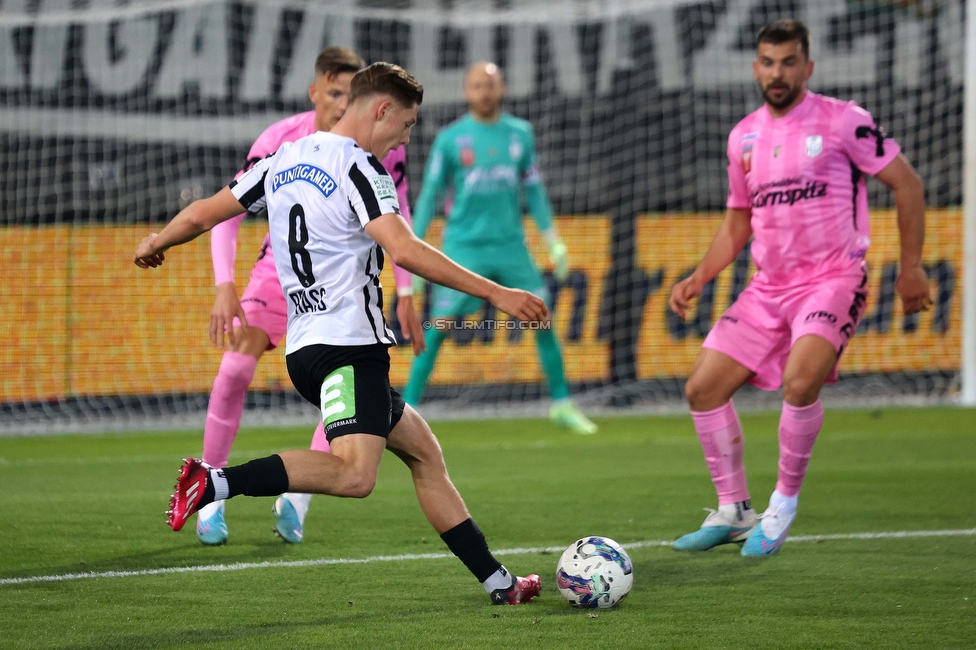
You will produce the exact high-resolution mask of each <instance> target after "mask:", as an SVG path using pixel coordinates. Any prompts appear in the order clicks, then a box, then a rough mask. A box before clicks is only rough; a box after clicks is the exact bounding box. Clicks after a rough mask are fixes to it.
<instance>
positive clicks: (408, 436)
mask: <svg viewBox="0 0 976 650" xmlns="http://www.w3.org/2000/svg"><path fill="white" fill-rule="evenodd" d="M394 410H395V411H396V410H397V406H396V404H395V403H394ZM387 448H388V449H389V450H390V451H392V452H393V453H394V454H396V455H397V456H398V457H399V458H400V459H401V460H402V461H403V462H404V463H406V465H407V467H409V468H410V473H411V475H412V476H413V482H414V488H415V489H416V491H417V500H418V501H419V502H420V507H421V509H422V510H423V512H424V515H425V516H426V517H427V520H428V521H429V522H430V524H431V525H432V526H433V527H434V530H436V531H437V532H438V533H439V534H440V536H441V539H443V540H444V543H445V544H447V547H448V548H449V549H451V552H452V553H454V555H456V556H457V557H458V559H460V560H461V562H463V563H464V566H466V567H467V568H468V570H469V571H471V573H472V574H474V576H475V578H477V579H478V581H479V582H481V584H482V586H483V587H484V589H485V591H486V592H487V593H488V595H489V596H490V598H491V602H492V603H493V604H495V605H518V604H521V603H527V602H529V601H530V600H532V599H533V598H535V597H536V596H538V595H539V593H540V592H541V590H542V583H541V580H540V579H539V576H538V575H535V574H532V575H528V576H525V577H524V578H523V577H517V576H513V575H511V574H510V573H509V572H508V570H507V569H506V568H505V567H504V566H502V564H501V563H500V562H499V561H498V560H496V559H495V558H494V556H493V555H492V554H491V551H490V550H489V549H488V542H487V541H486V540H485V536H484V534H483V533H482V532H481V530H480V529H479V528H478V525H477V524H476V523H475V522H474V520H473V519H472V518H471V515H470V514H469V513H468V510H467V507H466V506H465V505H464V501H463V500H462V499H461V495H460V494H458V491H457V489H456V488H455V487H454V484H453V483H452V482H451V479H450V477H449V476H448V474H447V467H446V466H445V464H444V456H443V454H442V453H441V448H440V445H439V444H438V442H437V438H436V437H434V434H433V433H432V432H431V430H430V427H429V426H427V423H426V422H425V421H424V420H423V418H421V417H420V415H419V414H418V413H417V412H416V411H415V410H413V408H411V407H410V406H406V407H405V408H404V409H403V415H402V416H401V417H400V420H399V422H398V423H397V424H396V426H395V427H394V429H393V431H392V432H391V433H390V438H389V440H388V443H387Z"/></svg>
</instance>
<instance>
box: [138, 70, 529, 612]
mask: <svg viewBox="0 0 976 650" xmlns="http://www.w3.org/2000/svg"><path fill="white" fill-rule="evenodd" d="M422 99H423V87H422V86H420V84H419V83H417V81H416V80H415V79H414V78H413V77H411V76H410V75H409V74H408V73H407V72H406V71H404V70H403V69H402V68H400V67H398V66H395V65H391V64H388V63H374V64H373V65H371V66H369V67H367V68H366V69H364V70H363V71H361V72H359V73H358V74H357V75H356V76H355V77H354V78H353V80H352V86H351V91H350V95H349V106H348V108H347V110H346V113H345V115H343V117H342V119H340V120H339V122H338V123H337V124H336V126H335V127H334V128H333V130H332V132H331V133H322V132H320V133H315V134H313V135H311V136H308V137H306V138H302V139H300V140H298V141H297V142H295V143H285V144H283V145H282V146H281V148H280V149H278V151H277V153H275V155H274V156H272V157H271V158H267V159H265V160H263V161H261V162H258V163H257V164H255V166H254V167H253V168H252V169H251V170H250V171H248V172H247V173H246V174H244V175H243V176H241V177H240V178H239V179H238V180H237V181H235V182H234V183H232V184H231V185H230V186H229V187H227V188H224V189H223V190H221V191H220V192H218V193H217V194H215V195H214V196H212V197H210V198H209V199H204V200H201V201H197V202H195V203H193V204H191V205H190V206H188V207H187V208H186V209H184V210H183V211H181V212H180V213H179V214H178V215H177V216H176V217H175V218H174V219H173V220H172V221H171V222H170V223H169V224H167V226H166V227H165V228H164V229H163V230H162V231H161V232H160V233H159V234H158V235H155V234H154V235H150V236H149V237H146V239H144V240H143V242H142V244H140V246H139V249H138V250H137V252H136V255H135V262H136V264H138V265H139V266H140V267H143V268H148V267H155V266H158V265H159V264H160V263H162V262H163V259H164V257H163V253H164V252H165V251H166V250H167V249H168V248H170V247H172V246H175V245H177V244H181V243H184V242H186V241H189V240H190V239H193V238H194V237H197V236H198V235H200V234H201V233H203V232H206V231H207V230H209V229H210V228H212V227H213V226H214V225H215V224H217V223H219V222H221V221H224V220H227V219H230V218H232V217H233V216H234V215H236V214H238V213H239V212H240V211H241V209H248V210H252V211H254V210H257V209H260V208H261V207H263V206H266V207H267V210H268V220H269V226H270V232H271V246H272V248H273V249H274V252H275V265H276V268H277V271H278V276H279V279H280V280H281V286H282V290H283V291H284V293H285V295H286V296H287V298H288V332H287V339H286V340H287V342H286V349H285V354H286V358H287V363H288V372H289V375H290V376H291V378H292V381H293V382H294V384H295V386H296V387H297V388H298V391H299V392H300V393H301V394H302V396H303V397H305V399H307V400H309V401H310V402H312V403H313V404H316V405H318V406H320V407H321V409H322V420H323V423H324V425H325V431H326V435H327V436H328V438H329V442H330V444H331V447H332V453H331V454H326V453H322V452H319V451H314V450H300V451H299V450H296V451H284V452H281V453H280V454H275V455H273V456H269V457H267V458H261V459H258V460H252V461H250V462H248V463H245V464H244V465H239V466H236V467H227V468H224V469H215V468H211V467H209V466H208V465H206V464H204V463H202V461H199V460H196V459H187V461H186V462H185V464H184V466H183V468H182V470H181V472H180V479H179V482H178V483H177V489H176V493H175V494H174V495H173V497H172V499H171V501H170V511H169V520H168V521H169V525H170V526H171V527H172V528H173V530H180V529H181V528H182V527H183V525H184V523H185V522H186V520H187V518H188V517H189V516H190V515H191V514H192V513H193V512H195V511H197V510H199V509H200V508H201V507H203V506H205V505H206V504H207V503H211V502H213V501H215V500H217V499H228V498H231V497H234V496H237V495H240V494H245V495H249V496H275V495H279V494H282V493H283V492H286V491H292V492H310V493H318V494H331V495H335V496H343V497H355V498H363V497H366V496H368V495H369V493H370V492H371V491H372V489H373V486H374V485H375V483H376V475H377V471H378V469H379V464H380V458H381V457H382V455H383V451H384V450H385V449H387V448H388V449H390V451H392V452H393V453H395V454H396V455H397V456H398V457H399V458H400V459H401V460H403V461H404V463H405V464H406V465H407V467H409V469H410V471H411V474H412V475H413V479H414V487H415V489H416V491H417V498H418V500H419V501H420V507H421V509H422V510H423V512H424V515H425V516H426V517H427V520H428V521H429V522H430V523H431V525H432V526H433V527H434V529H435V530H436V531H437V532H438V533H439V534H440V535H441V538H442V539H443V540H444V542H445V543H446V544H447V546H448V548H450V549H451V551H452V552H453V553H454V554H455V555H457V556H458V558H459V559H460V560H461V561H462V562H463V563H464V565H465V566H467V567H468V569H469V570H470V571H471V572H472V573H473V574H474V575H475V577H477V579H478V580H479V581H480V582H481V583H482V585H483V586H484V588H485V590H486V591H487V592H488V593H489V594H490V596H491V600H492V602H493V603H495V604H518V603H523V602H527V601H528V600H531V599H532V598H533V597H534V596H536V595H538V593H539V590H540V588H541V586H540V581H539V577H538V576H537V575H530V576H527V577H525V578H516V577H514V576H512V575H510V574H509V573H508V571H506V569H505V568H504V567H503V566H502V565H501V563H500V562H498V561H497V560H496V559H495V558H494V557H493V556H492V554H491V552H490V551H489V549H488V545H487V542H486V541H485V537H484V535H483V534H482V533H481V531H480V530H479V529H478V526H477V525H476V524H475V523H474V520H473V519H472V518H471V516H470V514H469V513H468V510H467V508H466V506H465V504H464V501H463V500H462V499H461V496H460V495H459V494H458V492H457V490H456V489H455V488H454V485H453V484H452V483H451V480H450V478H449V476H448V474H447V468H446V467H445V465H444V457H443V455H442V454H441V450H440V446H439V445H438V443H437V439H436V438H435V437H434V434H433V433H432V432H431V430H430V428H429V427H428V426H427V423H426V422H424V420H423V419H422V418H421V417H420V416H419V415H418V414H417V412H416V411H414V410H413V409H412V408H411V407H410V406H407V405H405V404H404V401H403V399H402V398H401V397H400V394H399V393H397V392H396V391H395V390H393V389H392V388H391V387H390V378H389V369H390V357H389V353H388V351H387V350H388V348H389V346H391V345H393V344H394V343H395V341H394V338H393V334H392V332H390V330H389V329H388V328H387V327H386V321H385V319H384V317H383V292H382V287H381V286H380V282H379V275H380V270H381V269H382V268H383V261H384V255H383V251H384V250H385V251H387V252H388V253H389V255H390V257H391V258H392V259H393V260H394V261H395V262H396V263H397V264H399V265H400V266H402V267H404V268H406V269H407V270H409V271H412V272H413V273H416V274H419V275H421V276H423V277H425V278H427V279H428V280H430V281H432V282H437V283H438V284H443V285H445V286H449V287H453V288H455V289H458V290H459V291H464V292H466V293H469V294H471V295H474V296H477V297H479V298H482V299H485V300H488V301H490V302H491V303H492V304H494V305H495V306H496V307H497V308H498V309H500V310H501V311H503V312H506V313H508V314H511V315H513V316H515V317H517V318H520V319H522V320H527V321H540V320H542V319H546V318H548V311H547V310H546V306H545V303H544V302H543V301H542V300H541V299H539V298H537V297H535V296H533V295H532V294H530V293H528V292H525V291H519V290H513V289H506V288H504V287H502V286H500V285H498V284H496V283H494V282H491V281H490V280H487V279H485V278H483V277H481V276H479V275H476V274H474V273H472V272H470V271H467V270H465V269H464V268H462V267H461V266H459V265H457V264H455V263H454V262H452V261H451V260H450V259H449V258H447V257H446V256H444V255H443V254H442V253H440V252H439V251H437V250H436V249H434V248H432V247H431V246H429V245H427V244H425V243H424V242H423V241H421V240H420V239H417V237H416V236H414V235H413V233H412V232H411V230H410V228H409V227H408V226H407V224H406V222H405V221H404V220H403V218H402V217H401V216H400V215H399V211H400V208H399V205H398V202H397V195H396V187H395V186H394V183H393V179H392V178H391V177H390V175H389V173H387V171H386V170H385V169H384V168H383V166H382V165H381V164H380V162H379V161H380V159H382V158H383V157H384V156H386V154H387V153H388V152H389V151H390V149H392V148H394V147H397V146H400V145H405V144H406V143H407V142H408V141H409V139H410V128H411V126H412V125H413V124H414V122H415V121H416V119H417V109H418V107H419V106H420V103H421V101H422Z"/></svg>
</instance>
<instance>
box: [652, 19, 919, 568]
mask: <svg viewBox="0 0 976 650" xmlns="http://www.w3.org/2000/svg"><path fill="white" fill-rule="evenodd" d="M753 72H754V74H755V78H756V80H757V81H758V82H759V88H760V90H761V92H762V96H763V99H764V100H765V105H764V106H762V107H760V108H759V109H758V110H756V111H755V112H753V113H752V114H750V115H748V116H747V117H746V118H745V119H743V120H742V121H741V122H739V124H738V125H736V127H735V128H734V129H732V132H731V133H730V134H729V142H728V157H729V167H728V175H729V198H728V202H727V211H726V215H725V220H724V221H723V222H722V225H721V226H720V227H719V230H718V233H717V234H716V235H715V238H714V240H713V242H712V244H711V247H710V248H709V250H708V252H707V253H706V254H705V257H704V258H703V259H702V260H701V262H700V263H699V264H698V267H697V268H696V269H695V271H694V272H693V273H692V275H691V276H690V277H688V278H687V279H685V280H682V281H681V282H679V283H677V284H676V285H675V286H674V288H673V289H672V291H671V300H670V307H671V309H672V310H673V311H674V312H675V313H677V314H678V315H680V316H682V317H684V316H685V313H686V310H687V309H688V306H689V302H690V301H691V299H692V298H694V297H695V296H697V295H698V294H699V293H700V292H701V290H702V287H703V286H704V285H705V284H706V283H707V282H709V281H710V280H711V279H712V278H714V277H715V276H716V275H718V273H719V272H720V271H721V270H722V269H724V268H725V267H726V266H728V264H730V263H731V262H732V260H734V259H735V257H736V255H737V254H738V253H739V252H740V251H741V250H742V249H743V248H744V247H745V245H746V243H747V242H748V241H749V238H750V237H752V238H753V243H752V257H753V259H754V261H755V263H756V266H757V268H758V272H757V273H756V275H755V276H754V277H753V279H752V281H751V282H750V284H749V286H748V287H747V288H746V289H745V291H743V292H742V294H741V295H740V296H739V298H738V299H737V300H736V301H735V302H734V303H733V304H732V305H731V306H730V307H729V309H728V310H727V311H726V312H725V314H724V315H723V316H722V317H721V319H720V320H719V321H718V322H717V323H716V324H715V326H714V327H713V328H712V330H711V331H710V332H709V334H708V336H707V337H706V338H705V342H704V344H703V345H702V349H701V352H700V354H699V355H698V359H697V360H696V362H695V365H694V368H693V370H692V372H691V376H690V377H689V378H688V383H687V385H686V387H685V395H686V397H687V399H688V404H689V405H690V407H691V416H692V419H693V420H694V424H695V431H696V432H697V433H698V437H699V439H700V441H701V445H702V449H703V450H704V452H705V461H706V463H707V465H708V470H709V472H710V473H711V478H712V482H713V483H714V484H715V489H716V491H717V493H718V503H719V507H718V510H717V511H713V512H712V513H711V514H710V515H709V516H708V517H707V518H706V519H705V522H704V523H703V524H702V526H701V528H700V529H699V530H697V531H695V532H693V533H690V534H688V535H685V536H683V537H681V538H680V539H678V540H677V541H675V542H674V548H675V549H676V550H682V551H691V550H698V551H703V550H708V549H710V548H712V547H714V546H717V545H719V544H726V543H731V542H743V541H744V542H745V543H744V545H743V547H742V551H741V552H742V555H744V556H762V555H773V554H775V553H777V552H778V551H779V549H780V546H781V545H782V544H783V542H784V541H785V540H786V537H787V534H788V533H789V530H790V526H791V525H792V523H793V521H794V519H795V517H796V510H797V500H798V495H799V493H800V486H801V484H802V482H803V477H804V475H805V474H806V471H807V463H808V462H809V460H810V453H811V451H812V449H813V444H814V442H815V441H816V439H817V434H818V433H819V432H820V429H821V426H822V425H823V421H824V411H823V406H822V405H821V403H820V389H821V387H822V386H823V384H824V383H825V382H832V381H835V380H836V377H837V364H838V360H839V359H840V356H841V354H842V353H843V351H844V349H845V348H846V347H847V345H848V344H849V343H850V339H851V337H852V336H853V335H854V332H855V331H856V330H857V325H858V322H859V321H860V319H861V316H862V315H863V313H864V308H865V305H866V303H867V274H866V273H867V272H866V268H865V263H864V258H865V254H866V252H867V249H868V246H869V244H870V228H869V223H868V219H869V217H868V202H867V193H866V189H865V182H864V177H865V175H872V176H874V177H875V178H877V179H878V180H880V181H881V182H882V183H884V184H885V185H887V186H888V187H890V188H891V189H892V190H893V191H894V194H895V200H896V204H897V211H898V229H899V233H900V243H901V272H900V275H899V277H898V281H897V285H896V286H897V291H898V294H899V296H900V297H901V300H902V304H903V306H904V310H905V313H906V314H914V313H916V312H918V311H921V310H925V309H928V307H929V306H930V305H931V304H932V301H931V299H930V297H929V283H928V277H927V274H926V271H925V269H924V268H923V267H922V244H923V241H924V238H925V197H924V193H923V188H922V183H921V180H920V179H919V177H918V175H917V174H916V173H915V171H914V170H913V169H912V166H911V164H910V163H909V162H908V160H907V159H906V158H905V156H904V155H902V154H901V150H900V148H899V146H898V144H896V143H895V142H894V141H892V140H890V139H888V138H887V136H886V135H885V132H884V130H883V129H882V128H881V127H879V126H878V125H877V124H876V123H875V121H874V119H873V118H872V117H871V115H870V114H869V113H868V112H867V111H865V110H864V109H862V108H861V107H859V106H858V105H857V104H855V103H854V102H845V101H841V100H838V99H833V98H830V97H824V96H822V95H817V94H815V93H812V92H810V91H809V90H807V81H808V80H809V79H810V76H811V75H812V74H813V61H811V60H810V44H809V34H808V32H807V29H806V27H805V26H804V25H803V23H801V22H799V21H795V20H780V21H777V22H774V23H771V24H769V25H766V26H765V27H763V28H762V29H761V30H760V31H759V37H758V44H757V56H756V60H755V61H754V63H753ZM746 383H751V384H753V385H754V386H756V387H758V388H761V389H764V390H777V389H778V388H780V386H782V388H783V410H782V415H781V417H780V423H779V449H780V454H779V474H778V480H777V483H776V489H775V491H774V492H773V494H772V496H771V497H770V499H769V507H768V508H767V509H766V511H765V512H764V513H763V514H762V515H759V516H757V515H756V513H755V511H754V510H753V509H752V505H751V500H750V496H749V490H748V488H747V486H746V476H745V467H744V465H743V462H742V455H743V434H742V425H741V424H740V422H739V418H738V415H737V414H736V411H735V407H734V406H733V404H732V401H731V398H732V395H733V394H734V393H735V392H736V391H737V390H738V389H739V388H740V387H742V386H743V385H745V384H746Z"/></svg>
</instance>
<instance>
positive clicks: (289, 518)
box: [271, 496, 304, 544]
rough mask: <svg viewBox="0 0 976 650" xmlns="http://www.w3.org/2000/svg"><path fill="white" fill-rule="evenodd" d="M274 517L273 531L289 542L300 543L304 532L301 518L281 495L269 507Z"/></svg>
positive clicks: (289, 502)
mask: <svg viewBox="0 0 976 650" xmlns="http://www.w3.org/2000/svg"><path fill="white" fill-rule="evenodd" d="M271 512H272V513H273V514H274V516H275V518H276V519H277V520H278V521H276V522H275V526H274V533H275V535H277V536H278V537H280V538H281V539H282V540H284V541H285V542H287V543H289V544H301V542H302V537H304V532H303V531H302V520H301V519H300V518H299V517H298V511H296V510H295V506H293V505H292V504H291V501H289V500H288V499H287V498H285V497H283V496H281V497H278V498H277V499H276V500H275V502H274V507H273V508H272V509H271Z"/></svg>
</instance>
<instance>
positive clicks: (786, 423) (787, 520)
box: [742, 399, 824, 556]
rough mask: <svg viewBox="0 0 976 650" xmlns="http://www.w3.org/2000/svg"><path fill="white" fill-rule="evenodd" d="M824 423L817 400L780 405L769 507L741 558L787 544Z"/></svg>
mask: <svg viewBox="0 0 976 650" xmlns="http://www.w3.org/2000/svg"><path fill="white" fill-rule="evenodd" d="M823 421H824V410H823V405H822V404H821V402H820V400H819V399H818V400H817V401H815V402H814V403H813V404H810V405H809V406H799V407H798V406H792V405H790V404H789V403H787V402H783V412H782V415H781V416H780V422H779V476H778V479H777V481H776V489H775V490H774V491H773V494H772V496H770V497H769V507H768V508H767V509H766V512H764V513H763V514H762V515H761V516H760V522H759V527H758V528H757V529H756V530H755V532H754V533H753V534H752V536H751V537H750V538H749V540H748V541H747V542H746V544H745V545H744V546H743V547H742V555H744V556H760V555H775V554H776V553H778V552H779V549H780V547H781V546H782V545H783V542H785V541H786V537H787V535H789V532H790V526H792V525H793V521H794V520H795V519H796V507H797V502H798V499H799V495H800V486H801V485H802V484H803V477H804V476H805V475H806V472H807V465H808V464H809V462H810V454H811V452H812V451H813V444H814V442H816V440H817V435H818V434H819V433H820V429H821V427H823Z"/></svg>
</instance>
